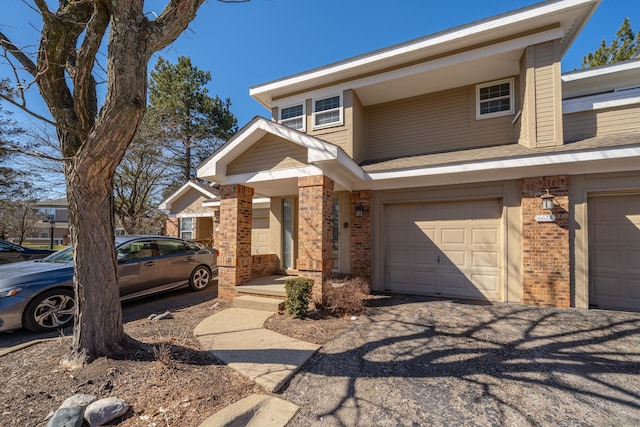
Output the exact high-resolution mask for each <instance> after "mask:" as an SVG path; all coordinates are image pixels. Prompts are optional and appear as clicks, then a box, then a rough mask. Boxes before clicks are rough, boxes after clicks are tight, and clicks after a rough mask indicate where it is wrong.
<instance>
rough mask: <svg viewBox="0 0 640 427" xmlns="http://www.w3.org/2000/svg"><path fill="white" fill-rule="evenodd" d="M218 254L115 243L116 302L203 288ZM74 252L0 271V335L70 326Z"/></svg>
mask: <svg viewBox="0 0 640 427" xmlns="http://www.w3.org/2000/svg"><path fill="white" fill-rule="evenodd" d="M217 255H218V251H217V250H215V249H211V248H207V247H205V246H202V245H200V244H198V243H193V242H188V241H185V240H182V239H176V238H172V237H164V236H124V237H117V238H116V256H117V260H118V284H119V286H120V299H121V300H129V299H133V298H139V297H142V296H146V295H150V294H154V293H158V292H164V291H168V290H171V289H176V288H179V287H183V286H188V287H189V288H191V289H192V290H194V291H200V290H203V289H205V288H206V287H207V285H208V284H209V282H210V280H211V278H212V274H213V273H214V272H215V271H216V270H217V260H216V257H217ZM75 304H76V302H75V294H74V291H73V248H70V247H69V248H66V249H63V250H61V251H58V252H56V253H54V254H52V255H49V256H48V257H46V258H43V259H38V260H34V261H24V262H17V263H12V264H7V265H1V266H0V331H9V330H13V329H19V328H22V327H24V328H27V329H29V330H31V331H34V332H45V331H51V330H56V329H62V328H64V327H65V326H68V325H69V324H71V322H72V321H73V316H74V312H75Z"/></svg>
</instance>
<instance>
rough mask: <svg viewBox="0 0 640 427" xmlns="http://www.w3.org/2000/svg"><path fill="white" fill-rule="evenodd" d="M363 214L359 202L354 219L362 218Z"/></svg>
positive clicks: (362, 207) (362, 208)
mask: <svg viewBox="0 0 640 427" xmlns="http://www.w3.org/2000/svg"><path fill="white" fill-rule="evenodd" d="M363 214H364V206H363V205H362V202H359V203H358V206H356V217H358V218H362V215H363Z"/></svg>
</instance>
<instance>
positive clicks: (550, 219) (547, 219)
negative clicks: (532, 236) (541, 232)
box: [534, 214, 556, 222]
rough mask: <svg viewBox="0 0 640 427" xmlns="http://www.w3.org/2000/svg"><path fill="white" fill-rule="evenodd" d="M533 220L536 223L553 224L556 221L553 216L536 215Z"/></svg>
mask: <svg viewBox="0 0 640 427" xmlns="http://www.w3.org/2000/svg"><path fill="white" fill-rule="evenodd" d="M534 219H535V220H536V222H554V221H555V220H556V216H555V215H554V214H544V215H536V216H535V217H534Z"/></svg>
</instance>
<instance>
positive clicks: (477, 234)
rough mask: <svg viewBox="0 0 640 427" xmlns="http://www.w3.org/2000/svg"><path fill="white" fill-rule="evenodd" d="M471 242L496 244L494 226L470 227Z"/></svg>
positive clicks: (496, 233)
mask: <svg viewBox="0 0 640 427" xmlns="http://www.w3.org/2000/svg"><path fill="white" fill-rule="evenodd" d="M471 244H472V245H478V244H482V245H497V244H498V230H496V229H495V228H476V227H474V228H472V229H471Z"/></svg>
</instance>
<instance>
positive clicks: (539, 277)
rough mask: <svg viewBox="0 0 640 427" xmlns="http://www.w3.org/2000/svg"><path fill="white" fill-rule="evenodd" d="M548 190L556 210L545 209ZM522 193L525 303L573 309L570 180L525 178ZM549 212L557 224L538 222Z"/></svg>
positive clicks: (558, 177) (564, 177) (562, 177)
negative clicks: (570, 246) (539, 218)
mask: <svg viewBox="0 0 640 427" xmlns="http://www.w3.org/2000/svg"><path fill="white" fill-rule="evenodd" d="M545 190H549V192H550V193H551V194H553V195H555V199H556V202H555V205H556V206H555V207H554V209H553V211H545V210H543V209H542V203H541V199H540V195H541V194H543V193H544V192H545ZM521 194H522V264H523V271H522V302H523V303H524V304H529V305H536V306H545V307H561V308H567V307H570V305H571V281H570V280H571V277H570V276H571V272H570V257H569V212H568V209H569V177H568V176H547V177H540V178H524V179H522V180H521ZM558 205H559V206H558ZM549 213H552V214H554V215H555V216H556V220H555V222H536V220H535V218H534V217H535V216H536V215H541V214H549Z"/></svg>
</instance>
